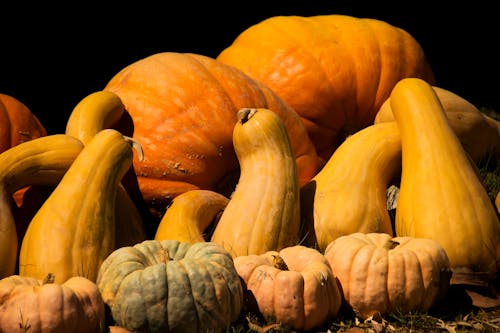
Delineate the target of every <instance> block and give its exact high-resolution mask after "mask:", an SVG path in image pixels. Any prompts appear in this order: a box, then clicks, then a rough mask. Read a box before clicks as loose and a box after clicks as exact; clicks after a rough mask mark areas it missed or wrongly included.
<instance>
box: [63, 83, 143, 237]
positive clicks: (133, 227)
mask: <svg viewBox="0 0 500 333" xmlns="http://www.w3.org/2000/svg"><path fill="white" fill-rule="evenodd" d="M124 112H125V106H124V105H123V103H122V101H121V100H120V98H119V97H118V96H117V95H116V94H115V93H113V92H110V91H96V92H94V93H91V94H89V95H88V96H86V97H85V98H83V99H82V100H81V101H80V102H79V103H78V104H77V105H76V106H75V108H74V109H73V111H72V112H71V114H70V116H69V119H68V122H67V123H66V134H67V135H72V136H74V137H75V138H78V139H80V141H82V142H83V143H84V144H87V143H89V142H90V141H91V140H92V138H93V137H94V136H95V135H96V134H97V133H98V132H100V131H101V130H103V129H105V128H112V127H113V126H116V125H117V124H118V123H119V121H120V119H121V117H122V116H123V114H124ZM131 170H132V168H131ZM115 210H116V211H115V217H116V246H117V247H121V246H128V245H134V244H136V243H139V242H142V241H144V240H146V238H147V236H146V227H145V223H144V221H143V218H142V216H141V213H140V212H139V210H138V208H137V206H136V204H135V202H134V201H133V200H132V199H131V197H130V196H129V194H128V193H127V190H126V189H125V188H124V187H123V186H122V185H121V184H119V185H118V189H117V192H116V206H115Z"/></svg>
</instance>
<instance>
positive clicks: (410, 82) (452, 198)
mask: <svg viewBox="0 0 500 333" xmlns="http://www.w3.org/2000/svg"><path fill="white" fill-rule="evenodd" d="M390 98H391V102H390V103H391V109H392V112H393V114H394V118H395V120H396V122H397V124H398V127H399V130H400V135H401V146H402V174H401V184H400V192H399V199H398V203H397V209H396V221H395V227H396V234H397V235H398V236H410V237H419V238H430V239H434V240H436V241H438V242H439V243H440V244H441V245H442V246H443V247H444V248H445V250H446V252H447V254H448V256H449V259H450V263H451V267H452V268H453V269H454V272H455V271H456V272H458V271H462V270H468V271H470V272H472V273H473V274H475V273H477V276H482V275H485V274H486V275H487V277H486V278H492V277H494V276H495V274H496V273H497V271H498V269H499V267H500V260H499V255H500V221H499V219H498V215H497V212H496V209H495V206H494V204H493V203H492V200H491V199H490V197H489V196H488V193H487V191H486V188H485V187H484V186H483V183H482V181H481V180H480V178H479V176H478V174H477V172H476V168H475V166H474V164H472V161H471V160H470V158H469V157H468V155H467V153H466V151H465V149H464V148H463V146H462V144H461V142H460V141H459V139H458V137H457V136H456V134H455V132H454V131H453V129H452V127H451V126H450V122H449V121H448V118H447V117H446V113H445V110H444V108H443V106H442V104H441V103H440V101H439V98H438V96H437V94H436V92H435V91H434V90H433V88H432V86H431V85H429V84H428V83H427V82H425V81H424V80H421V79H418V78H406V79H403V80H401V81H400V82H398V83H397V84H396V86H395V87H394V89H393V91H392V93H391V96H390Z"/></svg>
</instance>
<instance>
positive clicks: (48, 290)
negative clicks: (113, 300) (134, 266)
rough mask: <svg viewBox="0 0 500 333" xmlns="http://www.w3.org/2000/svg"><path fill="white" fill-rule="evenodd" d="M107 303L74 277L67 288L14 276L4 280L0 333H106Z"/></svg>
mask: <svg viewBox="0 0 500 333" xmlns="http://www.w3.org/2000/svg"><path fill="white" fill-rule="evenodd" d="M104 321H105V310H104V301H103V299H102V297H101V293H100V292H99V289H98V287H97V285H96V284H95V283H94V282H92V281H90V280H88V279H86V278H84V277H80V276H78V277H73V278H71V279H69V280H67V281H66V282H64V283H63V284H58V283H54V276H53V275H51V274H48V275H47V277H46V278H45V279H44V280H37V279H35V278H32V277H25V276H19V275H11V276H9V277H6V278H3V279H2V280H0V332H30V333H42V332H43V333H59V332H61V333H63V332H64V333H67V332H72V333H88V332H96V333H98V332H104Z"/></svg>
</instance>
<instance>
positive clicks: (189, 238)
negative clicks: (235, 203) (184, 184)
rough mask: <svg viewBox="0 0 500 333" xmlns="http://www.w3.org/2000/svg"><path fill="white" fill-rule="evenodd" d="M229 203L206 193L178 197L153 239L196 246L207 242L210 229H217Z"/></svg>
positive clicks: (216, 194) (219, 195)
mask: <svg viewBox="0 0 500 333" xmlns="http://www.w3.org/2000/svg"><path fill="white" fill-rule="evenodd" d="M228 202H229V199H228V198H226V197H225V196H223V195H222V194H220V193H217V192H214V191H209V190H190V191H186V192H184V193H181V194H179V195H178V196H176V197H175V198H174V200H173V201H172V204H171V205H170V206H169V207H168V208H167V211H166V213H165V215H163V217H162V219H161V221H160V224H159V225H158V228H157V230H156V234H155V237H154V239H156V240H164V239H175V240H178V241H179V242H185V243H196V242H204V241H207V240H210V238H211V236H212V235H211V233H210V230H208V229H209V226H210V225H214V226H215V225H217V223H218V220H219V218H220V215H221V214H222V212H223V211H224V208H226V206H227V204H228Z"/></svg>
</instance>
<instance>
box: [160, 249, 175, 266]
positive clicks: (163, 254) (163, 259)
mask: <svg viewBox="0 0 500 333" xmlns="http://www.w3.org/2000/svg"><path fill="white" fill-rule="evenodd" d="M158 252H159V253H158V258H159V262H160V263H164V264H166V263H167V262H169V261H170V260H172V258H170V255H169V254H168V250H167V249H165V248H161V249H160V250H159V251H158Z"/></svg>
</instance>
